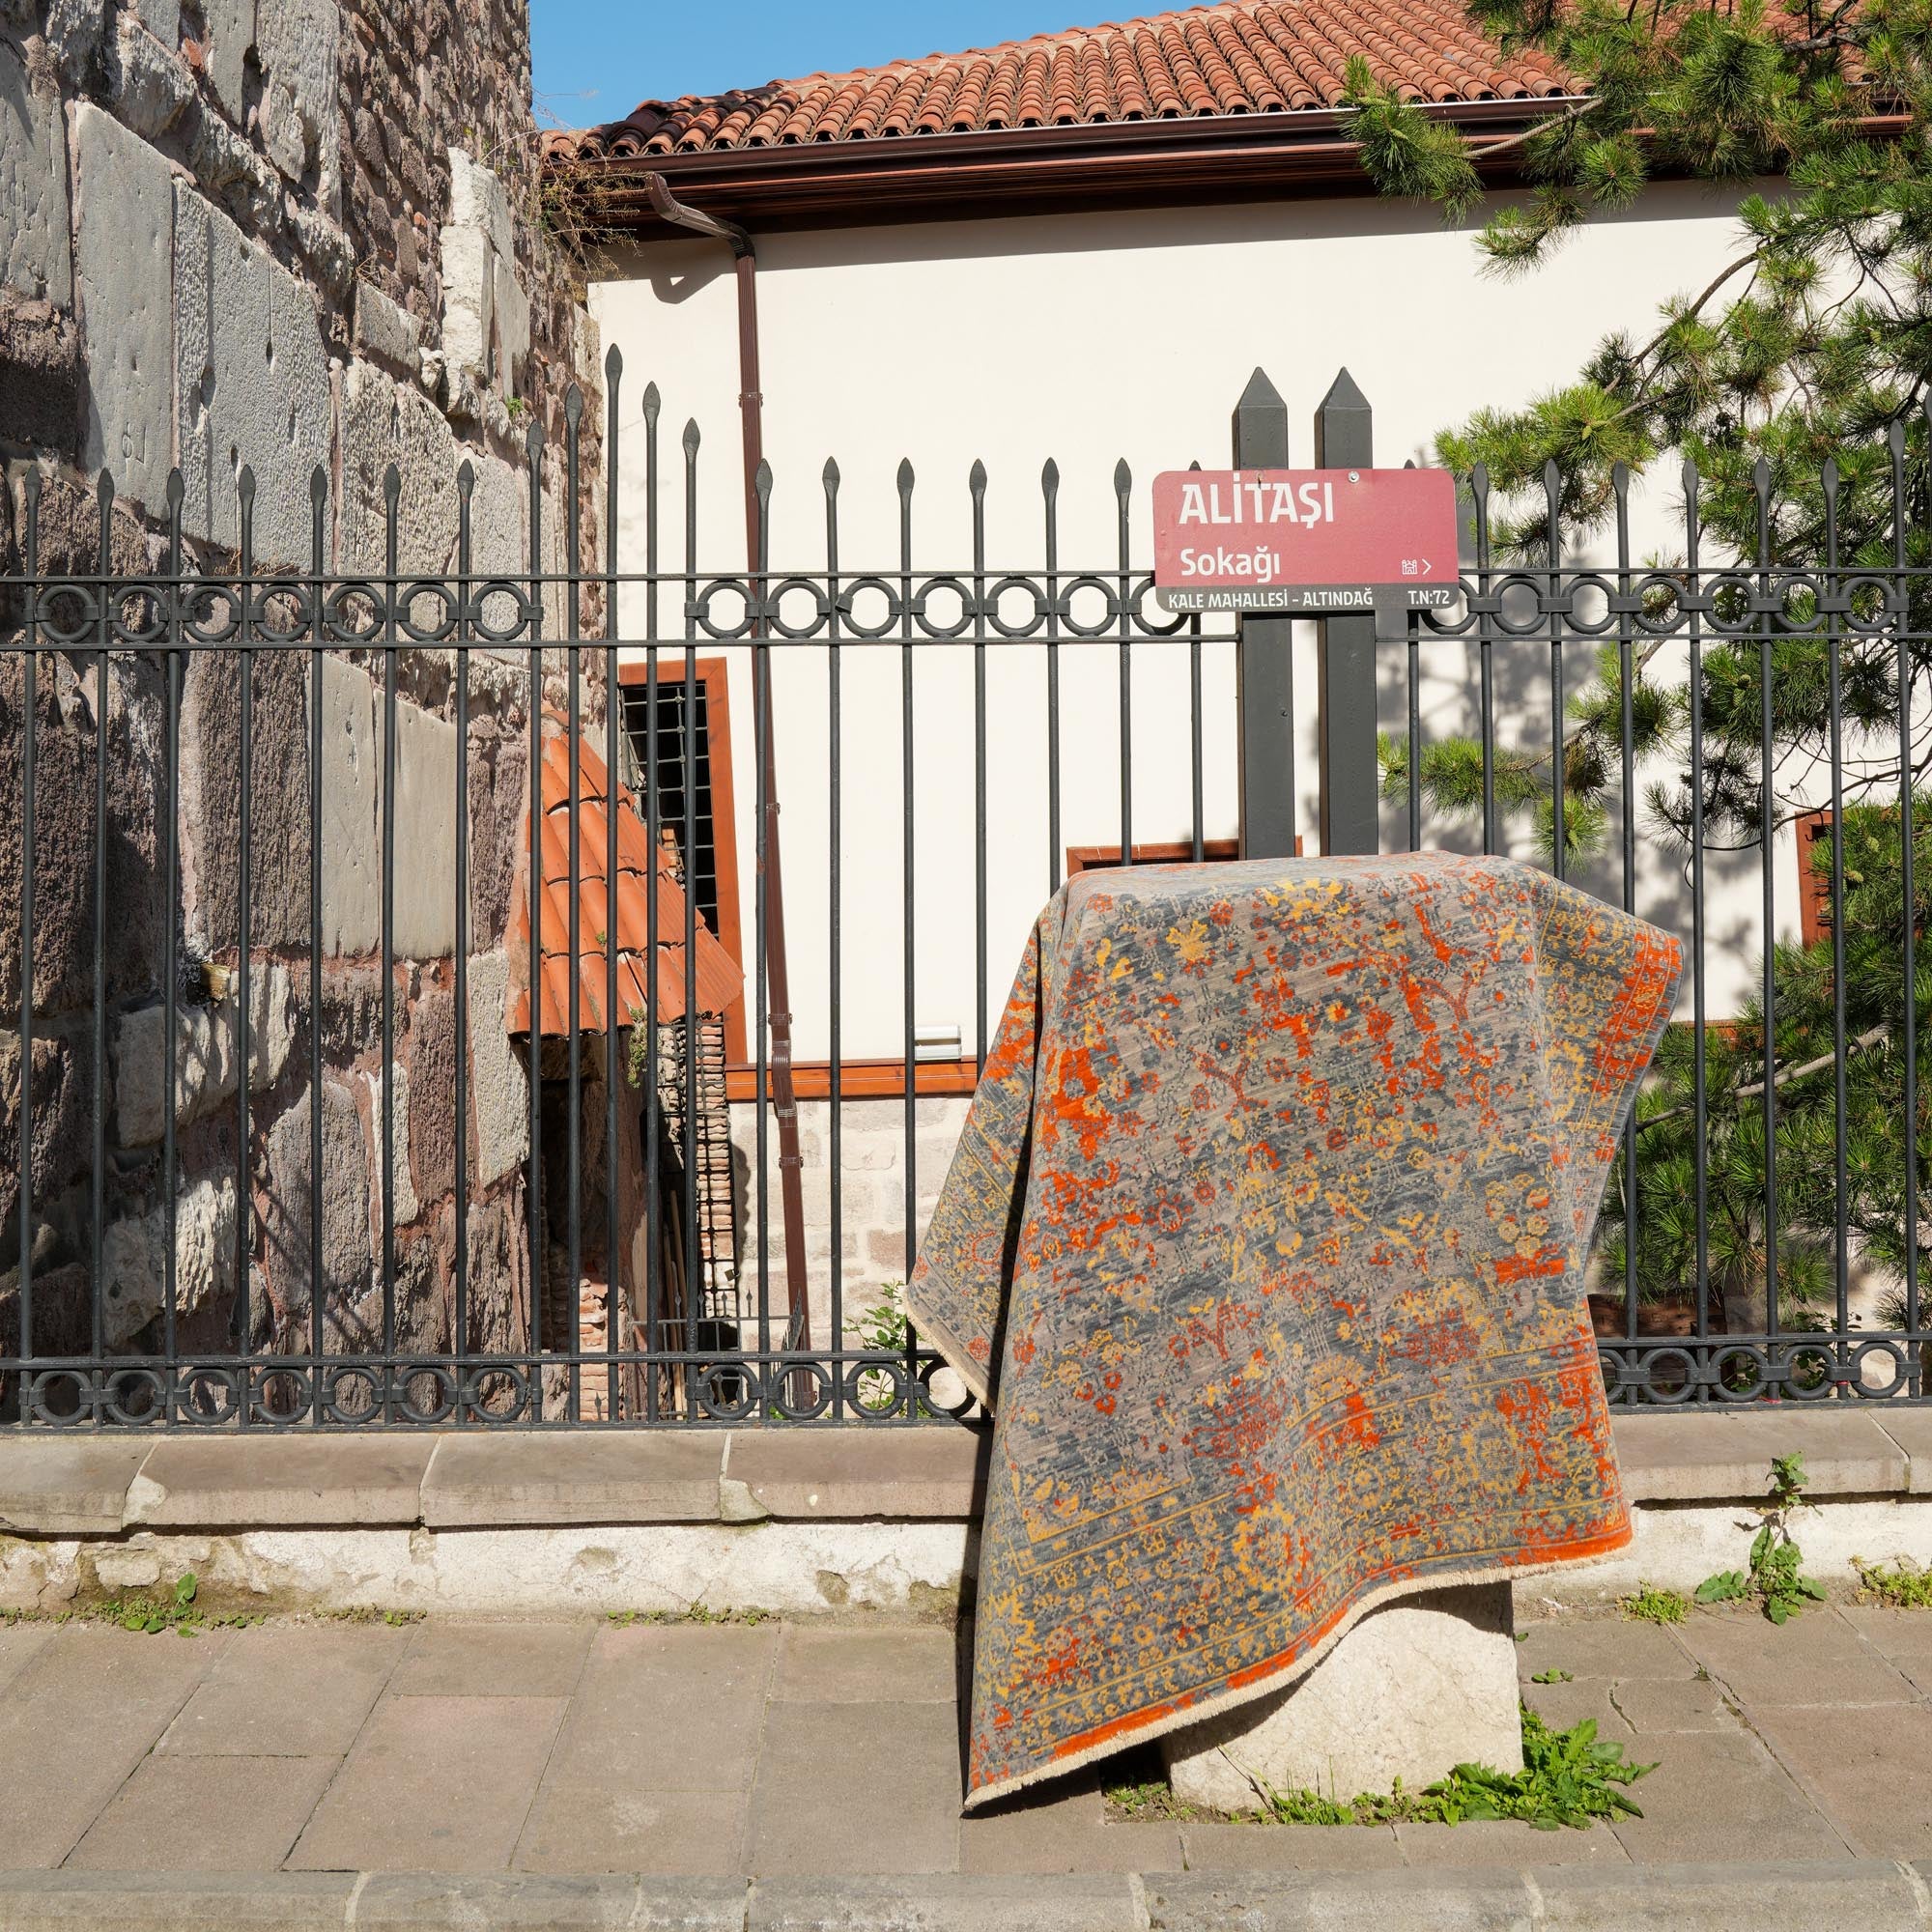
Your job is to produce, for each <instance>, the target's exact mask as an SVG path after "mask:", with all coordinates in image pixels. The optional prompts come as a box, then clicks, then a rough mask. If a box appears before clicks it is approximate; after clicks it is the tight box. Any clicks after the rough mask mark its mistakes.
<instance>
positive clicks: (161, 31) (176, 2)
mask: <svg viewBox="0 0 1932 1932" xmlns="http://www.w3.org/2000/svg"><path fill="white" fill-rule="evenodd" d="M134 12H135V13H136V14H139V15H140V16H141V24H142V25H143V26H144V27H146V28H147V30H148V31H149V33H151V34H153V35H154V37H155V38H156V40H157V41H159V42H160V43H161V45H162V46H164V47H165V48H166V49H167V50H168V51H169V52H170V53H173V52H174V50H175V49H176V48H177V47H178V46H180V44H181V24H182V10H181V0H134Z"/></svg>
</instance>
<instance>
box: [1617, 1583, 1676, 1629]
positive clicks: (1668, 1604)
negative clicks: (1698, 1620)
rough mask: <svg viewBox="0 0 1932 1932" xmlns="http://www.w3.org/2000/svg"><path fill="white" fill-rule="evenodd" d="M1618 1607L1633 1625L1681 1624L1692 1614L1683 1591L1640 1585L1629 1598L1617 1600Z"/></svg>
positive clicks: (1646, 1584)
mask: <svg viewBox="0 0 1932 1932" xmlns="http://www.w3.org/2000/svg"><path fill="white" fill-rule="evenodd" d="M1617 1607H1618V1608H1619V1609H1620V1610H1622V1611H1623V1613H1624V1615H1625V1616H1626V1617H1628V1618H1629V1619H1630V1620H1631V1622H1632V1623H1637V1624H1681V1623H1682V1622H1683V1621H1684V1619H1685V1618H1686V1617H1688V1616H1689V1615H1690V1598H1689V1597H1687V1596H1685V1595H1684V1593H1683V1592H1682V1591H1681V1590H1661V1589H1659V1588H1658V1587H1657V1586H1656V1585H1655V1584H1654V1583H1639V1584H1638V1585H1637V1586H1636V1588H1635V1589H1634V1590H1633V1591H1632V1592H1631V1594H1630V1595H1629V1596H1627V1597H1619V1598H1618V1599H1617Z"/></svg>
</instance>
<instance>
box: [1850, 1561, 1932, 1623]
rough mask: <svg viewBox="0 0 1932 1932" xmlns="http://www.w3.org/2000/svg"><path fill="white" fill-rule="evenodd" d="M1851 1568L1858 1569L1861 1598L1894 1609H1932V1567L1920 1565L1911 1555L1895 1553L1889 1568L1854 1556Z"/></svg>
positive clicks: (1863, 1600) (1862, 1600)
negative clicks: (1897, 1555)
mask: <svg viewBox="0 0 1932 1932" xmlns="http://www.w3.org/2000/svg"><path fill="white" fill-rule="evenodd" d="M1852 1568H1853V1569H1854V1570H1856V1571H1857V1572H1858V1573H1859V1597H1860V1599H1861V1602H1864V1603H1871V1604H1882V1605H1885V1607H1886V1608H1887V1609H1891V1610H1932V1570H1923V1569H1920V1568H1919V1566H1918V1564H1917V1563H1915V1562H1913V1560H1912V1559H1911V1557H1909V1556H1900V1557H1896V1558H1894V1559H1893V1561H1892V1563H1891V1566H1890V1568H1889V1569H1888V1568H1887V1567H1886V1565H1884V1564H1883V1563H1867V1562H1866V1561H1865V1560H1864V1558H1863V1557H1862V1556H1854V1557H1853V1558H1852Z"/></svg>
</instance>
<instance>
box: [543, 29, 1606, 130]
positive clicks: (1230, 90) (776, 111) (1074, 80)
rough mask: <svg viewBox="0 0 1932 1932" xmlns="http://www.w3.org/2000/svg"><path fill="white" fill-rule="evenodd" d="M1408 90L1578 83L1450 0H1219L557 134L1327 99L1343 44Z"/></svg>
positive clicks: (1155, 115) (1335, 83) (1011, 116)
mask: <svg viewBox="0 0 1932 1932" xmlns="http://www.w3.org/2000/svg"><path fill="white" fill-rule="evenodd" d="M1355 53H1361V54H1366V55H1367V56H1368V59H1369V63H1370V65H1371V66H1372V67H1373V68H1374V69H1375V70H1376V71H1377V73H1378V75H1379V77H1380V78H1381V79H1382V80H1384V81H1386V82H1388V83H1390V84H1391V85H1393V86H1395V87H1396V88H1398V89H1399V90H1400V91H1401V92H1402V93H1403V94H1405V95H1406V96H1407V97H1408V98H1410V99H1424V100H1435V101H1454V100H1497V99H1504V100H1523V99H1546V98H1548V97H1551V96H1559V95H1565V94H1569V93H1572V92H1574V91H1575V87H1574V82H1573V80H1572V77H1571V76H1570V75H1569V74H1567V73H1565V72H1564V71H1563V70H1562V69H1561V68H1560V67H1558V66H1557V65H1556V63H1555V62H1554V61H1552V60H1549V59H1548V57H1547V56H1545V55H1543V54H1540V53H1536V52H1533V51H1526V50H1520V49H1519V50H1517V51H1514V52H1512V53H1510V54H1509V55H1507V56H1505V55H1504V54H1503V53H1502V52H1501V51H1500V50H1499V49H1498V48H1497V47H1496V45H1495V43H1493V42H1492V41H1491V40H1489V39H1488V38H1487V37H1486V36H1485V35H1484V33H1483V31H1482V29H1481V28H1480V27H1478V26H1477V25H1476V23H1475V22H1474V21H1473V20H1472V19H1471V18H1470V17H1469V15H1468V14H1466V13H1465V12H1464V11H1463V8H1462V7H1461V6H1460V5H1458V4H1456V0H1305V4H1303V5H1300V6H1292V7H1284V6H1280V5H1277V4H1275V0H1218V4H1216V5H1213V6H1208V7H1194V8H1189V9H1187V10H1186V11H1184V12H1179V13H1171V14H1150V15H1148V16H1147V17H1145V18H1141V19H1131V20H1127V21H1124V22H1122V23H1121V24H1119V25H1115V24H1108V25H1105V26H1098V27H1073V28H1069V29H1067V30H1066V32H1065V33H1060V34H1040V35H1037V36H1036V37H1035V38H1034V39H1032V40H1027V41H1011V42H1008V43H1006V44H1004V45H1002V46H996V47H981V48H977V49H975V50H974V51H972V52H969V53H963V54H928V55H926V56H925V57H924V58H923V60H906V61H894V62H891V63H889V64H888V65H887V66H884V67H877V68H862V69H860V70H858V71H855V72H852V73H839V74H825V73H814V74H808V75H806V76H804V77H803V78H802V79H798V80H774V81H769V82H767V83H766V84H765V85H764V86H763V87H755V88H747V89H743V90H739V91H736V92H733V93H730V94H721V95H711V96H699V95H687V96H685V97H684V99H680V100H646V101H643V102H641V103H640V104H639V106H638V107H636V108H634V109H633V110H632V111H631V112H630V113H629V114H628V115H626V116H625V117H624V119H623V120H621V121H613V122H611V123H609V124H608V125H607V126H605V127H602V128H581V129H578V130H575V131H573V132H567V133H557V134H553V135H552V136H550V139H549V143H548V145H549V148H550V151H551V153H553V154H559V153H560V154H564V155H572V154H574V155H578V156H583V157H585V158H596V157H599V156H611V157H615V158H628V157H633V156H652V155H669V154H700V153H716V152H719V151H722V150H726V149H740V148H762V147H782V146H788V145H792V144H795V143H799V142H805V141H862V140H901V139H903V140H917V139H919V138H920V137H921V136H923V135H926V134H935V133H949V134H950V133H962V132H968V131H971V130H973V129H976V128H1011V127H1045V126H1061V127H1071V126H1090V125H1093V124H1094V123H1096V122H1107V121H1145V120H1170V119H1175V118H1178V117H1181V116H1186V115H1200V114H1282V113H1289V114H1293V113H1300V112H1304V111H1306V110H1308V109H1310V108H1320V107H1333V106H1335V105H1337V104H1339V102H1340V100H1341V98H1342V76H1343V70H1344V68H1345V67H1346V65H1347V63H1348V60H1349V57H1350V55H1351V54H1355Z"/></svg>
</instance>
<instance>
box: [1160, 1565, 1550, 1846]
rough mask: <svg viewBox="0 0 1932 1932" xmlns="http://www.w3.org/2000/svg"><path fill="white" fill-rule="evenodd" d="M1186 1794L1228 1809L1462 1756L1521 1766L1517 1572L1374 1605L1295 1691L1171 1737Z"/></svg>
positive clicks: (1449, 1763) (1408, 1778) (1345, 1791)
mask: <svg viewBox="0 0 1932 1932" xmlns="http://www.w3.org/2000/svg"><path fill="white" fill-rule="evenodd" d="M1161 1743H1162V1747H1163V1748H1164V1750H1165V1752H1166V1756H1167V1766H1168V1776H1169V1777H1170V1779H1171V1780H1172V1782H1173V1784H1174V1791H1175V1796H1176V1797H1177V1798H1179V1799H1180V1800H1181V1801H1182V1802H1183V1803H1185V1804H1201V1805H1207V1806H1210V1807H1212V1808H1213V1809H1215V1810H1218V1811H1242V1810H1252V1809H1254V1808H1255V1807H1256V1806H1257V1805H1259V1804H1260V1803H1261V1802H1262V1800H1261V1794H1260V1793H1259V1792H1258V1791H1257V1789H1256V1786H1255V1783H1254V1781H1253V1780H1252V1779H1251V1778H1250V1776H1249V1775H1248V1774H1250V1773H1252V1774H1253V1776H1254V1778H1256V1779H1260V1780H1262V1781H1263V1782H1264V1783H1266V1784H1269V1785H1271V1786H1273V1787H1274V1788H1275V1789H1276V1790H1278V1791H1297V1790H1312V1791H1319V1792H1321V1793H1322V1794H1323V1795H1324V1796H1334V1797H1337V1798H1342V1799H1347V1798H1350V1797H1353V1796H1354V1795H1355V1794H1356V1793H1357V1792H1362V1791H1386V1790H1388V1789H1389V1787H1390V1786H1391V1785H1392V1784H1393V1783H1394V1781H1395V1780H1396V1779H1397V1778H1398V1777H1399V1778H1401V1779H1402V1781H1403V1783H1404V1784H1405V1785H1406V1786H1407V1787H1408V1788H1409V1789H1410V1790H1411V1791H1413V1790H1418V1789H1420V1788H1421V1787H1422V1786H1424V1785H1426V1784H1429V1783H1431V1782H1433V1781H1434V1780H1435V1779H1436V1778H1438V1777H1441V1776H1444V1775H1445V1774H1447V1773H1448V1772H1449V1771H1451V1770H1453V1769H1454V1768H1455V1767H1456V1766H1457V1765H1459V1764H1465V1763H1476V1764H1489V1765H1493V1766H1494V1767H1495V1768H1496V1769H1497V1770H1498V1771H1506V1772H1510V1771H1520V1770H1521V1769H1522V1731H1521V1720H1520V1717H1519V1715H1518V1710H1517V1676H1516V1642H1515V1619H1514V1615H1513V1612H1512V1610H1511V1606H1510V1586H1509V1584H1508V1583H1507V1582H1495V1583H1470V1584H1460V1585H1457V1586H1455V1587H1453V1588H1449V1589H1438V1590H1426V1591H1422V1592H1419V1593H1418V1594H1416V1595H1415V1596H1413V1597H1406V1598H1403V1599H1400V1600H1398V1601H1396V1602H1394V1603H1389V1604H1384V1605H1380V1606H1379V1607H1378V1608H1377V1609H1373V1610H1371V1611H1370V1612H1369V1613H1368V1615H1366V1616H1365V1617H1363V1618H1362V1620H1361V1621H1360V1622H1359V1623H1357V1624H1356V1625H1355V1626H1354V1627H1353V1628H1352V1629H1351V1630H1350V1631H1349V1633H1348V1634H1346V1635H1345V1636H1344V1637H1343V1638H1342V1639H1341V1641H1340V1642H1339V1643H1337V1644H1336V1645H1335V1647H1334V1648H1333V1649H1332V1650H1330V1651H1329V1652H1328V1654H1327V1655H1326V1656H1325V1657H1324V1658H1322V1660H1321V1662H1319V1663H1318V1664H1316V1666H1315V1667H1314V1669H1313V1670H1311V1671H1309V1672H1308V1673H1307V1675H1306V1676H1304V1677H1302V1678H1301V1679H1300V1680H1299V1681H1298V1682H1297V1683H1296V1684H1294V1685H1293V1688H1292V1689H1290V1690H1286V1691H1284V1692H1279V1693H1276V1694H1274V1695H1272V1696H1268V1697H1261V1698H1256V1699H1255V1700H1253V1701H1252V1702H1250V1703H1247V1704H1240V1705H1236V1706H1235V1707H1234V1708H1233V1709H1232V1710H1229V1711H1226V1712H1223V1713H1220V1714H1218V1715H1216V1716H1214V1717H1212V1718H1209V1719H1206V1720H1205V1721H1203V1722H1201V1723H1199V1724H1189V1725H1185V1726H1183V1727H1182V1728H1181V1729H1179V1730H1176V1731H1170V1732H1169V1733H1168V1734H1167V1736H1166V1737H1165V1738H1163V1739H1162V1741H1161Z"/></svg>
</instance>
